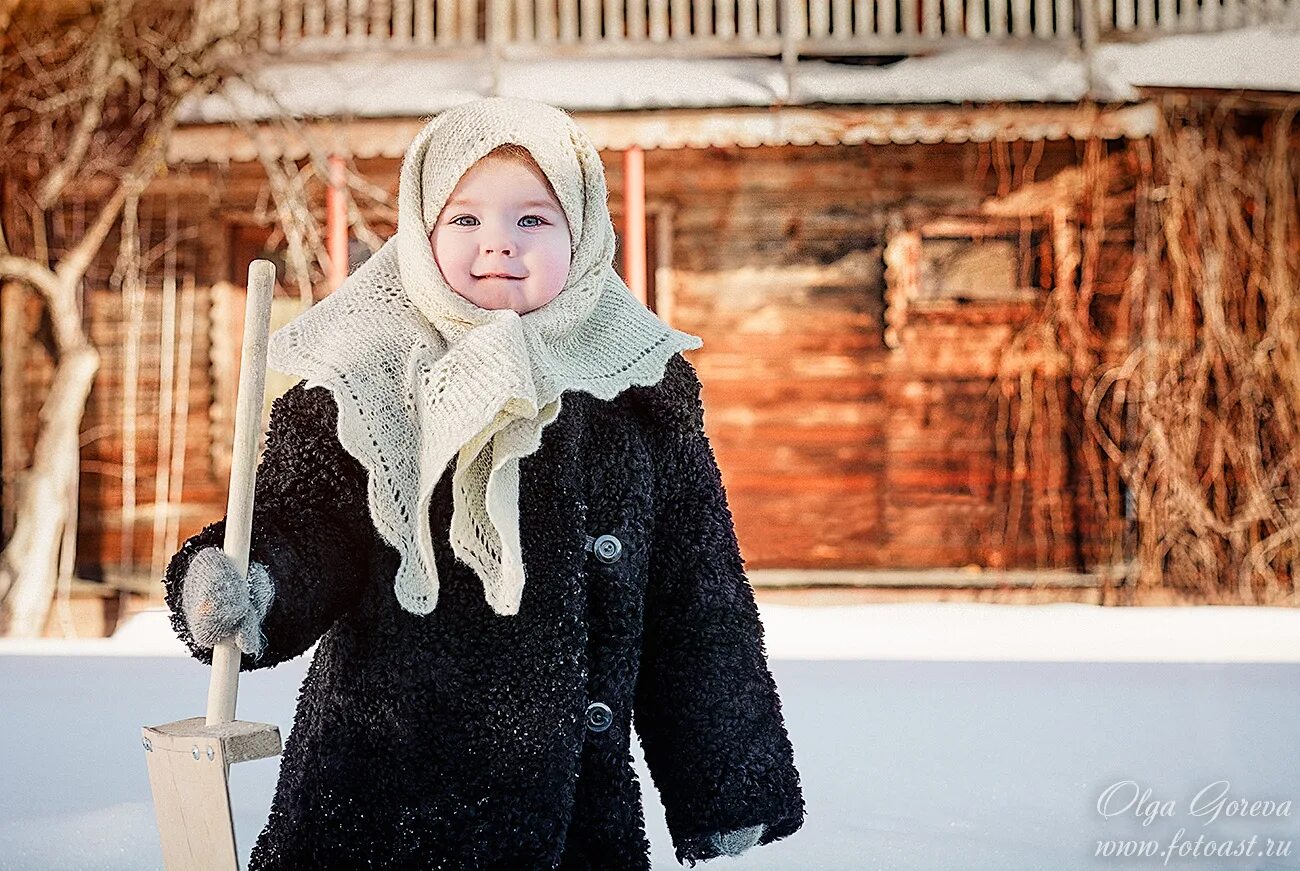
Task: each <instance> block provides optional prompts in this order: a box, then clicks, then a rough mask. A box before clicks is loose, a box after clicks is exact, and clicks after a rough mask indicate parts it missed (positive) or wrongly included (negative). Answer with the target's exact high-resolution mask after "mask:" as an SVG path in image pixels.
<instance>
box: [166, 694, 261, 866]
mask: <svg viewBox="0 0 1300 871" xmlns="http://www.w3.org/2000/svg"><path fill="white" fill-rule="evenodd" d="M141 740H142V743H143V744H144V749H145V757H146V760H147V762H148V765H149V785H150V787H151V788H152V789H153V806H154V811H155V813H156V814H157V817H158V832H159V834H160V835H161V837H162V849H163V863H164V865H165V867H166V868H167V871H237V869H238V868H239V861H238V858H237V853H236V850H235V826H234V817H233V816H232V814H231V811H230V780H229V774H230V766H231V765H233V764H235V763H236V762H247V761H249V760H252V759H263V758H266V757H268V756H278V755H279V754H280V729H279V727H278V726H275V725H272V724H270V723H248V722H244V721H242V720H234V721H231V722H229V723H222V724H220V725H216V726H207V725H205V724H204V718H203V717H192V718H190V719H188V720H178V721H176V722H174V723H167V724H165V725H162V726H145V727H144V728H143V729H141Z"/></svg>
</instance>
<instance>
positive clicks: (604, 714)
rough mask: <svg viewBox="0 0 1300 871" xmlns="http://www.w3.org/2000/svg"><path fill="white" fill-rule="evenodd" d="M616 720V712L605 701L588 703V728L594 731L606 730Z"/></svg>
mask: <svg viewBox="0 0 1300 871" xmlns="http://www.w3.org/2000/svg"><path fill="white" fill-rule="evenodd" d="M613 722H614V712H613V711H611V710H610V709H609V705H607V704H605V703H604V702H592V703H591V704H590V705H587V728H588V729H590V730H591V731H593V732H604V731H605V730H606V729H608V728H609V726H610V724H611V723H613Z"/></svg>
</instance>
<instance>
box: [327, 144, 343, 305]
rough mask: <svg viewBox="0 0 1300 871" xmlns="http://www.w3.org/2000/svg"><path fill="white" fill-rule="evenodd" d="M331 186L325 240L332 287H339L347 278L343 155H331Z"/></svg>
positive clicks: (335, 288)
mask: <svg viewBox="0 0 1300 871" xmlns="http://www.w3.org/2000/svg"><path fill="white" fill-rule="evenodd" d="M329 164H330V185H329V188H328V189H327V191H326V194H325V239H326V251H327V252H328V254H329V258H330V272H329V276H328V278H329V289H330V290H331V291H335V290H338V287H339V285H340V284H342V283H343V280H344V279H345V278H347V277H348V200H347V196H346V194H345V191H346V190H347V166H346V164H345V163H344V161H343V158H341V157H338V156H337V155H335V156H331V157H330V159H329Z"/></svg>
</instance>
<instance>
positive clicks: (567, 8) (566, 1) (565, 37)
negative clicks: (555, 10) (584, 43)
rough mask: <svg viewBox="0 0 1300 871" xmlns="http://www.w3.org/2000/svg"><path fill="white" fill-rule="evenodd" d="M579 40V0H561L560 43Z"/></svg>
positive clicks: (569, 43) (566, 43) (568, 43)
mask: <svg viewBox="0 0 1300 871" xmlns="http://www.w3.org/2000/svg"><path fill="white" fill-rule="evenodd" d="M577 41H578V0H560V43H561V44H562V45H572V44H573V43H575V42H577Z"/></svg>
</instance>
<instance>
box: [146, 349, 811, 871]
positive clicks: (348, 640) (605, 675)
mask: <svg viewBox="0 0 1300 871" xmlns="http://www.w3.org/2000/svg"><path fill="white" fill-rule="evenodd" d="M336 420H337V407H336V406H335V404H334V399H333V396H332V394H331V393H330V392H329V391H328V390H327V389H326V388H323V387H317V388H313V389H310V390H308V389H305V388H304V383H302V382H300V383H299V384H298V385H297V386H296V387H294V388H292V389H291V390H289V391H288V392H287V393H286V394H285V395H284V396H282V397H280V398H279V399H277V400H276V402H275V404H274V405H273V407H272V416H271V426H270V430H269V433H268V435H267V446H266V452H265V455H264V456H263V459H262V462H261V465H260V466H259V468H258V473H257V488H256V496H255V500H254V523H253V533H252V551H251V555H250V556H251V558H252V559H255V560H258V561H259V562H262V563H263V564H265V565H266V566H267V567H268V568H269V570H270V574H271V577H272V578H273V579H274V581H275V584H276V596H275V599H274V601H273V603H272V606H271V609H270V611H269V613H268V614H267V616H266V619H265V621H264V623H263V628H264V631H265V633H266V638H267V646H266V649H265V652H264V653H263V655H262V657H261V658H260V659H257V660H254V659H252V658H251V657H250V656H248V655H244V657H243V662H242V665H241V668H242V670H245V671H246V670H249V669H254V668H265V667H268V666H274V665H276V664H278V663H280V662H283V661H285V660H288V659H292V658H293V657H296V656H298V655H300V654H301V653H303V652H304V651H305V650H307V648H308V647H310V646H311V645H312V643H313V642H316V641H317V640H318V639H319V641H320V644H319V647H318V648H317V652H316V654H315V658H314V659H313V661H312V663H311V665H310V668H309V670H308V672H307V676H306V678H305V680H304V682H303V685H302V690H301V692H300V694H299V698H298V703H297V711H296V714H295V716H294V723H293V728H292V730H291V731H290V733H289V736H288V738H287V739H286V742H285V747H284V754H283V758H282V760H281V768H280V779H279V783H278V785H277V787H276V792H275V798H274V801H273V803H272V807H271V814H270V819H269V821H268V823H267V826H266V828H265V829H264V830H263V831H262V833H261V835H260V837H259V838H258V840H257V843H256V845H255V846H254V848H253V853H252V859H251V862H250V865H249V871H259V869H263V871H265V869H277V871H278V869H307V868H311V869H335V868H340V869H341V868H348V869H353V868H362V867H374V868H389V869H405V868H411V869H417V868H418V869H462V868H464V869H469V868H473V869H509V871H525V869H555V868H562V869H580V868H581V869H598V868H601V869H603V868H608V869H638V868H648V867H649V844H648V842H647V840H646V835H645V825H644V817H643V810H642V805H641V790H640V787H639V785H638V783H637V780H636V774H635V770H634V767H633V762H632V757H631V754H630V744H629V740H630V732H631V727H632V720H633V717H635V723H636V730H637V734H638V736H639V737H640V740H641V744H642V749H643V752H644V754H645V759H646V763H647V765H648V767H649V769H650V773H651V776H652V780H653V782H654V784H655V786H656V787H657V789H658V791H659V795H660V798H661V800H662V802H663V805H664V808H665V812H666V817H667V822H668V828H669V831H670V833H671V835H672V839H673V843H674V847H675V848H676V855H677V859H678V861H679V862H681V863H683V864H685V863H687V862H689V863H690V864H691V865H694V864H695V862H696V860H700V859H708V858H711V857H713V856H715V855H717V852H716V850H715V849H714V848H712V847H711V846H710V845H709V836H710V835H711V834H713V833H717V832H725V831H730V830H733V829H738V828H743V827H746V826H753V825H756V824H757V823H764V824H766V826H767V830H766V832H765V833H764V835H763V837H762V840H761V842H760V843H762V844H766V843H770V842H771V841H774V840H777V839H779V838H784V837H786V836H788V835H790V834H791V833H793V832H794V831H796V830H797V829H798V828H799V827H800V826H801V825H802V824H803V819H804V802H803V795H802V791H801V787H800V783H799V773H798V771H797V770H796V768H795V765H794V758H793V751H792V748H791V745H790V741H789V738H788V736H787V733H786V728H785V724H784V720H783V717H782V714H781V702H780V698H779V697H778V695H777V689H776V685H775V683H774V681H773V679H772V675H771V673H770V672H769V670H768V667H767V663H766V656H765V650H764V645H763V631H762V624H761V623H760V622H759V617H758V610H757V607H756V606H755V602H754V594H753V591H752V589H751V587H750V586H749V583H748V580H747V579H746V577H745V574H744V570H743V565H742V560H741V556H740V551H739V548H738V546H737V542H736V537H735V532H734V530H733V528H732V518H731V513H730V510H729V508H728V506H727V502H726V496H725V493H724V491H723V486H722V480H721V477H720V475H719V472H718V467H717V464H716V462H715V459H714V454H713V450H712V448H711V446H710V445H709V442H708V440H707V438H706V437H705V435H704V430H703V407H702V405H701V403H700V383H699V380H698V378H697V376H696V373H695V370H694V369H693V368H692V366H691V365H690V363H689V362H687V361H686V360H685V358H683V357H681V356H680V355H674V357H673V358H672V359H671V360H670V362H669V364H668V367H667V372H666V374H665V377H664V379H663V380H662V381H661V382H660V383H659V384H657V385H653V386H650V387H633V388H630V389H628V390H626V391H624V392H623V393H622V394H620V395H619V396H618V397H616V398H615V399H614V400H612V401H609V402H605V401H602V400H598V399H596V398H594V397H592V396H591V395H589V394H586V393H579V392H570V393H566V394H565V395H564V397H563V400H562V403H561V411H560V415H559V416H558V417H557V418H556V420H555V421H553V422H552V423H551V424H550V425H548V426H547V428H546V429H545V430H544V431H543V435H542V444H541V447H540V449H539V450H538V451H537V452H535V453H534V454H532V455H530V456H528V457H525V458H524V459H523V460H521V464H520V482H521V497H520V534H521V539H522V545H523V552H524V562H525V566H526V570H527V578H528V580H527V583H526V584H525V585H524V593H523V601H522V603H521V606H520V610H519V613H518V614H517V615H515V616H500V615H497V614H496V613H494V612H493V611H492V610H491V609H490V608H489V606H488V605H487V603H486V601H485V600H484V596H483V588H482V584H481V582H480V581H479V580H478V578H477V577H476V576H475V575H474V574H473V572H472V571H471V570H470V569H469V568H468V566H466V565H464V564H463V563H461V562H459V561H458V560H457V559H456V558H455V557H454V555H453V553H452V551H451V547H450V544H449V542H448V528H449V524H450V515H451V474H450V468H451V467H449V471H448V473H446V474H444V476H443V478H442V481H441V482H440V484H439V485H438V488H437V490H436V491H435V492H434V496H433V499H432V504H431V508H430V512H431V520H432V523H431V528H432V529H434V530H437V531H439V533H438V539H437V540H436V541H435V550H436V553H437V561H438V573H439V577H440V590H439V598H438V605H437V608H436V609H435V610H434V611H433V612H432V613H431V614H429V615H427V616H417V615H414V614H410V613H408V612H406V611H404V610H402V609H401V608H400V607H399V606H398V603H397V599H396V596H395V594H394V592H393V579H394V577H395V573H396V568H397V559H398V558H397V552H396V551H395V550H393V549H392V548H391V547H390V546H388V545H387V543H386V542H384V541H383V539H382V538H380V537H379V535H378V533H377V532H375V530H374V528H373V526H372V524H371V523H370V519H369V514H368V510H367V499H366V480H367V476H366V473H365V470H364V469H363V467H362V466H361V465H360V464H359V463H358V462H357V461H356V460H355V459H354V458H353V457H352V456H351V455H349V454H347V453H346V452H345V451H344V450H343V449H342V447H341V446H340V445H339V443H338V438H337V435H336V429H335V426H336ZM453 463H454V461H453ZM224 528H225V521H224V520H222V521H219V522H217V523H214V524H211V525H210V526H208V527H206V528H205V529H204V530H203V531H202V532H200V533H199V534H197V535H196V536H194V537H193V538H191V539H190V540H188V541H187V542H186V543H185V545H184V547H182V548H181V550H180V551H179V552H178V553H177V554H176V555H175V556H174V557H173V558H172V560H171V562H170V564H169V566H168V568H167V575H166V578H165V580H164V583H165V584H166V587H167V604H168V606H169V607H170V608H171V611H172V622H173V625H174V626H175V629H176V632H177V634H178V635H179V636H180V637H181V638H182V640H184V641H185V643H186V644H187V645H188V646H189V648H190V650H191V652H192V653H193V655H194V656H195V657H196V658H197V659H199V660H200V661H202V662H204V663H209V664H210V663H211V661H212V652H211V650H209V649H203V648H199V647H196V646H195V644H194V641H193V638H192V637H191V636H190V634H189V631H188V628H187V626H186V624H185V619H184V616H183V613H182V610H181V606H180V601H181V579H182V578H183V577H184V574H185V570H186V568H187V566H188V564H189V560H190V558H191V557H192V555H193V554H194V553H195V552H196V551H197V550H198V549H199V548H202V547H205V546H208V545H214V544H215V545H218V546H219V545H220V544H221V543H222V538H223V535H224ZM602 536H612V537H613V539H610V538H605V539H603V540H601V537H602ZM593 539H594V540H597V542H593ZM614 539H616V540H617V542H616V543H615V541H614Z"/></svg>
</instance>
